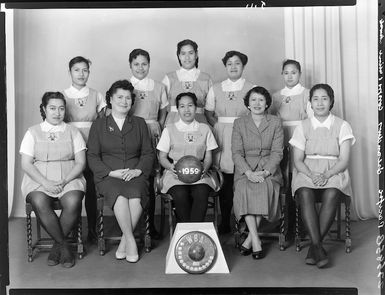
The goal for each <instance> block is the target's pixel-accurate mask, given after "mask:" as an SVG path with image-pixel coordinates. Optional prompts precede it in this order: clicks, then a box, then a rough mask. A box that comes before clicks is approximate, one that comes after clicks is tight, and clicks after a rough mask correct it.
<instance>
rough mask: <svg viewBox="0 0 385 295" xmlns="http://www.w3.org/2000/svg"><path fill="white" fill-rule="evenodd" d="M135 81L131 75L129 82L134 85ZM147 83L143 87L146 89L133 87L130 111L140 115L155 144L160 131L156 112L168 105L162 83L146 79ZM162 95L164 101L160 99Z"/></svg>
mask: <svg viewBox="0 0 385 295" xmlns="http://www.w3.org/2000/svg"><path fill="white" fill-rule="evenodd" d="M133 80H136V81H133ZM135 82H136V83H138V80H137V79H135V78H134V77H132V78H131V83H132V84H133V85H134V87H135V84H136V83H135ZM139 83H140V82H139ZM147 85H148V86H147ZM147 85H146V86H147V87H145V88H146V90H144V89H142V90H139V89H138V88H135V89H134V93H135V103H134V105H133V106H132V112H133V114H134V115H135V116H138V117H141V118H143V119H144V120H145V121H146V124H147V127H148V130H149V132H150V134H151V140H152V142H153V145H154V146H156V142H157V141H159V138H160V135H161V133H162V129H161V127H160V124H159V122H158V113H159V110H160V109H161V108H163V107H165V106H167V105H168V101H167V95H166V89H165V87H164V85H163V84H161V83H159V82H157V81H154V80H152V79H148V83H147ZM162 97H165V99H164V100H166V101H165V102H163V101H162Z"/></svg>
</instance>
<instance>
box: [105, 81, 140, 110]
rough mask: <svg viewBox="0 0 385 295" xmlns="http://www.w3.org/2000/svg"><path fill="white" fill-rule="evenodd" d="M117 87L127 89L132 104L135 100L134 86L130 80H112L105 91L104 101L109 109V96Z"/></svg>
mask: <svg viewBox="0 0 385 295" xmlns="http://www.w3.org/2000/svg"><path fill="white" fill-rule="evenodd" d="M118 89H123V90H128V91H130V93H131V100H132V105H133V104H134V102H135V93H134V86H132V84H131V82H129V81H128V80H118V81H116V82H114V83H113V84H112V85H111V87H110V89H108V90H107V92H106V103H107V107H108V108H109V109H111V97H112V96H113V95H114V94H115V93H116V91H117V90H118Z"/></svg>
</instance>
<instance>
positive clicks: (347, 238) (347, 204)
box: [295, 193, 352, 253]
mask: <svg viewBox="0 0 385 295" xmlns="http://www.w3.org/2000/svg"><path fill="white" fill-rule="evenodd" d="M342 203H344V205H345V239H342V238H341V223H342V221H341V209H342V208H341V207H342V206H341V204H342ZM350 203H351V199H350V197H349V196H347V195H345V194H342V193H341V194H340V200H339V203H338V207H337V212H336V215H337V228H336V229H331V230H330V231H329V234H330V233H331V234H334V233H336V239H334V240H335V241H341V242H345V252H346V253H350V252H351V246H352V240H351V238H350ZM300 210H301V208H300V206H299V204H298V203H297V202H296V210H295V246H296V247H295V249H296V251H297V252H299V251H301V249H302V245H301V243H302V242H303V241H307V240H308V239H306V238H301V236H303V235H302V233H301V231H300V228H302V227H301V226H300V222H301V214H300V213H301V212H300Z"/></svg>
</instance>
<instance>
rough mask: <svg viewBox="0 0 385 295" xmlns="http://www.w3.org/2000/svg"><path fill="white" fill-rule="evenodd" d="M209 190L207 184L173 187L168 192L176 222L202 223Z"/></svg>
mask: <svg viewBox="0 0 385 295" xmlns="http://www.w3.org/2000/svg"><path fill="white" fill-rule="evenodd" d="M210 190H211V188H210V187H209V186H208V185H207V184H195V185H175V186H173V187H172V188H170V189H169V190H168V193H169V194H171V195H172V198H173V199H174V205H175V211H176V218H177V222H202V221H204V219H205V216H206V210H207V201H208V197H209V193H210Z"/></svg>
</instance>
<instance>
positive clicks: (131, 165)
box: [87, 80, 155, 263]
mask: <svg viewBox="0 0 385 295" xmlns="http://www.w3.org/2000/svg"><path fill="white" fill-rule="evenodd" d="M134 101H135V95H134V87H133V86H132V84H131V83H130V82H129V81H127V80H121V81H116V82H115V83H113V84H112V85H111V87H110V89H109V90H108V91H107V93H106V102H107V106H108V108H110V109H111V114H110V115H109V116H107V117H103V118H98V119H97V120H96V121H95V122H94V123H93V124H92V126H91V130H90V135H89V137H88V151H87V158H88V162H89V166H90V168H91V170H92V172H93V173H94V178H95V184H96V188H97V190H98V192H99V193H100V194H102V195H103V196H104V197H105V200H106V203H107V204H108V205H110V206H111V207H112V209H113V211H114V214H115V216H116V219H117V221H118V224H119V227H120V229H121V230H122V233H123V234H122V237H121V240H120V244H119V246H118V249H117V251H116V253H115V257H116V259H126V260H127V261H128V262H132V263H135V262H137V261H138V260H139V255H138V248H137V245H136V242H135V238H134V234H133V232H134V230H135V227H136V225H137V223H138V221H139V218H140V216H141V214H142V208H145V206H146V204H147V199H148V186H149V182H148V178H149V175H150V173H151V169H152V166H153V163H154V159H155V153H154V150H153V147H152V144H151V139H150V135H149V132H148V129H147V125H146V122H145V120H144V119H143V118H140V117H135V116H131V115H128V114H129V111H130V109H131V107H132V105H133V104H134Z"/></svg>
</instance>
